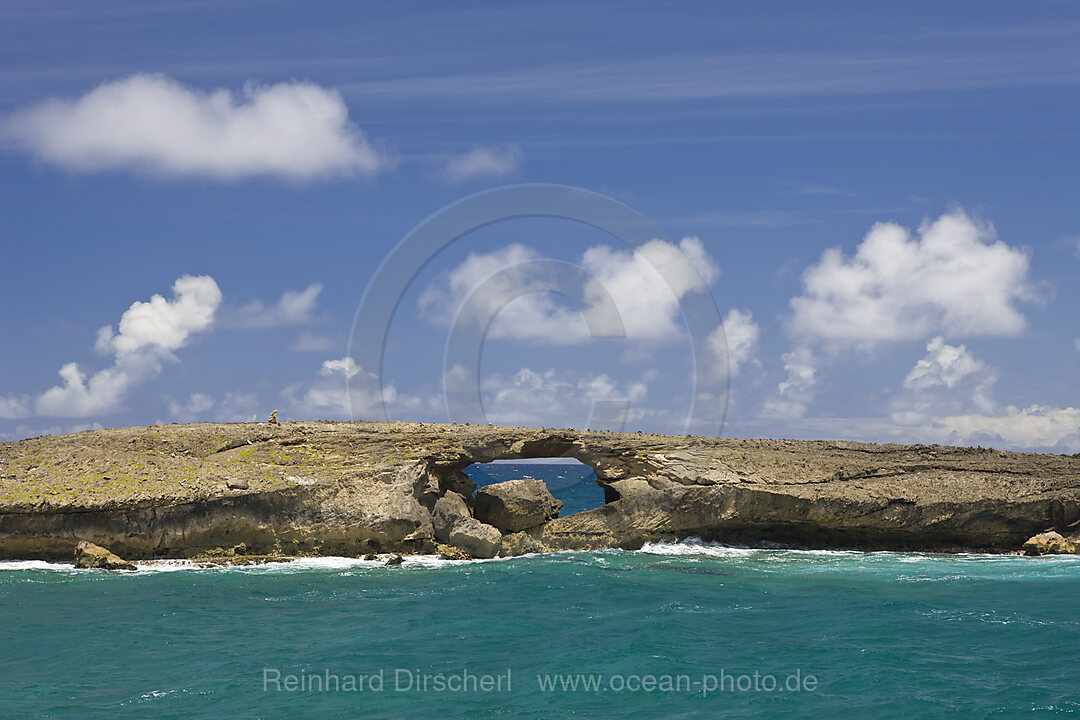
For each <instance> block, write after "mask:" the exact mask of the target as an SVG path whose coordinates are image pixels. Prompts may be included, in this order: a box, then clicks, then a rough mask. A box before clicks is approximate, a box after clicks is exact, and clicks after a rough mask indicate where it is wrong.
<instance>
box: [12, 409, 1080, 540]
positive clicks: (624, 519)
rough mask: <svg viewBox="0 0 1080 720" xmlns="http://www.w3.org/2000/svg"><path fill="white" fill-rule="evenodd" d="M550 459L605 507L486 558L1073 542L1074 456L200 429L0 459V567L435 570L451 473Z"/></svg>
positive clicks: (455, 487)
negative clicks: (580, 469)
mask: <svg viewBox="0 0 1080 720" xmlns="http://www.w3.org/2000/svg"><path fill="white" fill-rule="evenodd" d="M549 457H574V458H577V459H578V460H580V461H581V462H583V463H585V464H586V465H589V466H591V467H592V468H593V469H594V470H595V471H596V475H597V483H598V484H599V485H600V486H601V487H602V488H603V490H604V496H605V500H606V503H605V504H604V505H603V506H601V507H599V508H596V509H594V510H588V511H585V512H581V513H577V514H574V515H568V516H566V517H556V518H554V519H546V518H545V519H543V520H542V521H541V522H540V524H538V525H536V526H534V527H529V528H525V529H520V530H516V531H514V532H507V531H504V532H502V533H501V534H500V535H501V538H500V535H494V541H495V542H496V543H497V544H496V545H495V547H498V553H499V554H501V555H518V554H522V553H530V552H546V551H555V550H593V549H600V548H614V547H619V548H627V549H634V548H638V547H640V546H641V545H642V544H644V543H646V542H650V541H656V540H662V539H681V538H688V537H698V538H702V539H703V540H710V541H720V542H726V543H733V544H759V543H780V544H785V545H790V546H794V547H819V548H820V547H832V548H860V549H894V550H926V551H967V550H973V551H974V550H978V551H993V552H1013V551H1019V550H1020V548H1021V546H1022V545H1023V543H1024V542H1025V540H1027V539H1028V538H1030V537H1031V536H1033V535H1036V534H1038V533H1042V532H1044V531H1057V532H1059V533H1061V534H1062V535H1063V536H1066V537H1070V538H1075V537H1076V535H1077V534H1078V532H1080V457H1073V456H1063V455H1045V454H1034V453H1017V452H1000V451H997V450H989V449H983V448H956V447H941V446H936V445H934V446H925V445H872V444H862V443H854V442H828V441H813V442H803V441H793V440H734V439H725V438H701V437H689V436H669V435H646V434H641V433H637V434H622V433H609V432H593V431H588V432H583V431H574V430H536V429H526V428H504V427H496V426H489V425H435V424H422V423H409V422H390V423H387V422H285V423H273V424H271V423H230V424H211V423H200V424H191V425H157V426H151V427H137V428H119V429H112V430H97V431H88V432H82V433H77V434H73V435H63V436H55V437H43V438H34V439H29V440H19V441H16V442H8V443H3V444H0V558H4V559H45V560H71V558H72V555H73V552H74V549H75V546H76V545H77V544H78V543H79V542H80V541H88V542H91V543H95V544H98V545H101V546H103V547H105V548H108V549H109V550H111V551H112V552H114V553H116V554H118V555H120V556H121V557H123V558H127V559H151V558H192V557H205V556H207V555H211V556H212V555H215V554H217V555H229V554H236V555H245V556H280V555H348V556H358V555H363V554H368V553H399V554H407V553H428V552H436V551H438V550H437V549H438V548H440V547H442V548H445V545H440V544H438V539H437V538H436V537H435V532H434V526H433V521H432V509H433V508H434V506H435V503H436V502H437V501H438V500H439V499H440V498H441V497H444V496H445V495H446V494H447V493H448V492H454V493H457V494H459V495H461V496H462V497H463V498H464V499H465V502H466V505H467V507H468V512H470V513H471V512H472V511H473V510H472V508H473V505H474V495H473V491H474V490H475V486H474V485H473V483H472V482H471V481H470V480H469V479H468V477H467V476H466V475H465V474H464V473H463V472H462V470H463V469H464V468H465V467H467V466H468V465H470V464H471V463H474V462H488V461H491V460H496V459H520V458H549ZM454 502H455V503H457V500H456V499H455V500H454ZM457 507H459V508H460V503H458V505H457ZM464 521H468V522H467V523H466V525H468V527H472V528H474V529H475V528H476V527H480V528H482V529H484V530H485V532H487V533H488V534H489V535H490V533H491V531H490V528H491V526H489V525H485V524H483V523H481V522H479V521H478V520H476V519H475V518H472V517H465V518H464V520H462V522H464ZM466 525H461V526H460V527H462V528H464V527H466ZM463 532H464V530H462V531H461V532H459V533H458V534H459V535H461V533H463ZM500 539H501V543H498V541H499V540H500ZM473 540H474V541H475V538H473ZM485 542H486V543H487V544H486V545H485V547H487V548H490V547H492V538H491V537H488V538H487V540H486V541H485ZM458 552H460V550H458ZM489 552H493V551H490V550H489Z"/></svg>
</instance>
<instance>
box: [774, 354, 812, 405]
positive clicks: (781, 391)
mask: <svg viewBox="0 0 1080 720" xmlns="http://www.w3.org/2000/svg"><path fill="white" fill-rule="evenodd" d="M781 359H782V360H783V363H784V372H786V373H787V380H784V381H783V382H781V383H780V384H779V385H778V386H777V388H776V389H777V392H778V394H777V396H775V397H773V398H770V399H769V400H767V401H766V402H765V414H766V415H767V416H770V417H781V418H800V417H802V416H803V415H805V414H806V410H807V408H808V406H809V403H810V401H811V400H812V399H813V393H814V388H815V387H816V386H817V384H818V376H817V372H818V361H817V358H816V357H815V356H814V353H813V352H811V351H810V349H809V348H807V347H798V348H795V349H794V350H792V351H791V352H789V353H784V355H783V356H782V357H781Z"/></svg>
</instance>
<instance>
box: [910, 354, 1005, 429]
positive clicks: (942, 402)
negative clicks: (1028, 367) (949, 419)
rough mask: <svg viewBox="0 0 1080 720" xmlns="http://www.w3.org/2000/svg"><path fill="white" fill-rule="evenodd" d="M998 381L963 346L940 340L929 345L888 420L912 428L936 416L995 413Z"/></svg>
mask: <svg viewBox="0 0 1080 720" xmlns="http://www.w3.org/2000/svg"><path fill="white" fill-rule="evenodd" d="M997 379H998V372H997V370H996V369H995V368H992V367H990V366H988V365H987V364H986V363H984V362H983V361H981V360H979V359H978V358H976V357H975V356H974V355H973V354H972V353H971V352H970V351H969V350H968V349H967V348H966V347H965V346H964V345H949V344H948V343H946V342H945V339H944V338H942V337H941V336H938V337H936V338H934V339H933V340H931V341H930V342H929V343H927V345H926V356H925V357H923V358H922V359H921V360H919V361H918V362H917V363H915V366H914V367H913V368H912V369H911V371H910V372H909V373H908V374H907V377H905V378H904V382H903V386H902V389H901V391H900V393H899V394H897V395H896V396H895V397H894V398H893V400H892V406H891V412H890V415H889V417H890V419H891V420H892V421H893V422H895V423H897V424H898V425H907V426H913V425H921V424H924V423H926V422H928V421H929V420H931V419H932V418H933V417H935V416H944V415H954V414H959V413H966V412H979V413H992V412H995V410H996V403H995V401H994V398H993V390H994V385H995V383H996V382H997Z"/></svg>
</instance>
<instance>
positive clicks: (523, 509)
mask: <svg viewBox="0 0 1080 720" xmlns="http://www.w3.org/2000/svg"><path fill="white" fill-rule="evenodd" d="M562 506H563V504H562V501H560V500H556V499H555V498H554V497H552V496H551V493H550V492H548V489H547V485H545V484H544V483H543V481H541V480H535V479H533V478H522V479H520V480H507V481H506V482H501V483H494V484H493V485H485V486H484V487H482V488H480V489H479V490H477V491H476V517H477V519H478V520H481V521H482V522H486V523H487V524H489V525H494V526H495V527H497V528H499V529H500V530H502V531H503V532H519V531H521V530H528V529H529V528H532V527H536V526H537V525H543V524H544V523H545V522H547V521H548V520H552V519H554V518H557V517H559V511H560V510H562Z"/></svg>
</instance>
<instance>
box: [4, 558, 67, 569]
mask: <svg viewBox="0 0 1080 720" xmlns="http://www.w3.org/2000/svg"><path fill="white" fill-rule="evenodd" d="M74 569H75V564H74V563H57V562H46V561H44V560H0V571H3V570H74Z"/></svg>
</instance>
